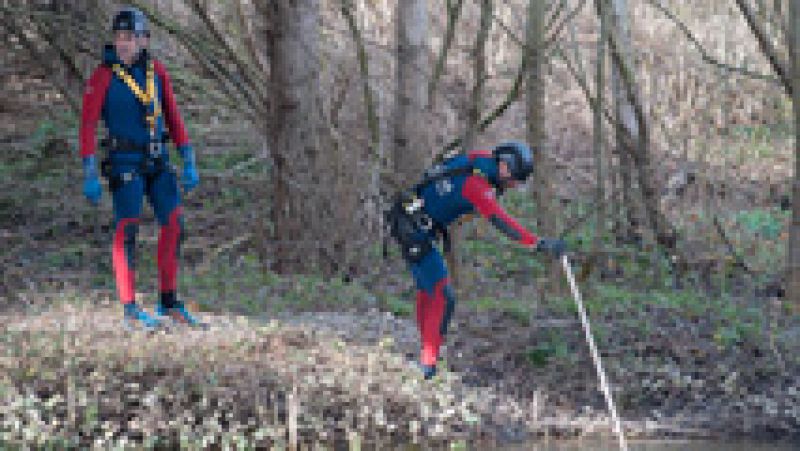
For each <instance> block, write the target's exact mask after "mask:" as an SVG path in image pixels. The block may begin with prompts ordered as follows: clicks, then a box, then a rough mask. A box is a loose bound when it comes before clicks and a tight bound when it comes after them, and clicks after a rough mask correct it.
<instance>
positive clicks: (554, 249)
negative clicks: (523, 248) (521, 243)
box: [536, 238, 567, 258]
mask: <svg viewBox="0 0 800 451" xmlns="http://www.w3.org/2000/svg"><path fill="white" fill-rule="evenodd" d="M536 250H537V251H540V252H547V253H548V254H550V255H551V256H552V257H554V258H561V256H562V255H564V252H566V250H567V245H566V243H564V240H559V239H558V238H539V241H538V243H537V244H536Z"/></svg>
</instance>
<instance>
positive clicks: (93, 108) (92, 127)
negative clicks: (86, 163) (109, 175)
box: [78, 66, 111, 157]
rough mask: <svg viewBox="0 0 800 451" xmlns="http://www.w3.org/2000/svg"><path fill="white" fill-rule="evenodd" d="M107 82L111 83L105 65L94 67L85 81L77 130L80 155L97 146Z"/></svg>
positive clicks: (84, 154) (86, 153) (86, 154)
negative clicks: (98, 124) (98, 125)
mask: <svg viewBox="0 0 800 451" xmlns="http://www.w3.org/2000/svg"><path fill="white" fill-rule="evenodd" d="M109 83H111V69H109V68H108V67H105V66H100V67H98V68H97V69H95V71H94V72H93V73H92V76H91V77H89V81H88V82H87V83H86V88H85V90H84V92H83V108H82V111H81V127H80V131H79V132H78V142H79V144H80V149H81V157H88V156H90V155H94V150H95V147H96V146H97V122H98V121H99V120H100V113H101V112H102V111H103V102H105V99H106V92H107V91H108V85H109Z"/></svg>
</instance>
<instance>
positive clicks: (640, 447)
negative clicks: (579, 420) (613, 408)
mask: <svg viewBox="0 0 800 451" xmlns="http://www.w3.org/2000/svg"><path fill="white" fill-rule="evenodd" d="M501 449H502V450H504V451H523V450H526V451H578V450H591V451H617V450H619V445H618V444H617V442H609V441H603V442H598V441H589V440H585V441H580V442H579V441H570V442H550V443H530V444H526V445H516V446H511V447H503V448H501ZM628 449H629V450H630V451H799V450H800V443H788V442H781V443H758V442H724V441H675V440H672V441H633V442H628Z"/></svg>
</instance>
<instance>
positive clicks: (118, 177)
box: [100, 134, 174, 192]
mask: <svg viewBox="0 0 800 451" xmlns="http://www.w3.org/2000/svg"><path fill="white" fill-rule="evenodd" d="M166 145H167V135H166V134H163V135H162V137H161V139H159V140H157V141H154V142H149V143H147V144H144V145H142V144H138V143H136V142H133V141H131V140H128V139H124V138H115V137H109V138H105V139H103V140H102V141H101V146H102V148H103V149H104V150H105V158H104V159H103V161H102V162H101V163H100V173H101V175H102V176H103V177H105V178H106V180H108V187H109V189H110V190H111V192H114V191H116V190H118V189H119V188H121V187H122V186H123V185H125V184H126V183H128V182H130V181H132V180H134V179H135V178H136V177H137V176H146V177H155V176H157V175H159V174H160V173H161V172H163V171H165V170H173V171H174V169H172V168H171V167H169V166H168V165H167V161H166V158H164V148H165V147H166ZM116 152H125V153H134V152H138V153H141V154H143V155H144V158H142V162H141V163H140V164H139V165H138V167H134V168H133V169H132V170H130V171H127V172H122V173H119V174H112V171H111V155H112V154H114V153H116Z"/></svg>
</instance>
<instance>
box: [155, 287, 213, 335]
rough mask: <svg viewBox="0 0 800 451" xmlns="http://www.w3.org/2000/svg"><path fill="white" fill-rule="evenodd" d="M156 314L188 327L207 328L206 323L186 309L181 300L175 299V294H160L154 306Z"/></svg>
mask: <svg viewBox="0 0 800 451" xmlns="http://www.w3.org/2000/svg"><path fill="white" fill-rule="evenodd" d="M156 315H158V316H161V317H164V318H170V319H171V320H172V322H173V324H185V325H187V326H190V327H197V328H200V329H208V324H205V323H202V322H200V321H198V320H197V319H196V318H195V317H194V316H192V314H191V313H189V311H188V310H186V306H184V305H183V302H179V301H177V300H175V294H174V293H171V294H167V293H162V294H161V300H160V301H159V302H158V305H157V306H156Z"/></svg>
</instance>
